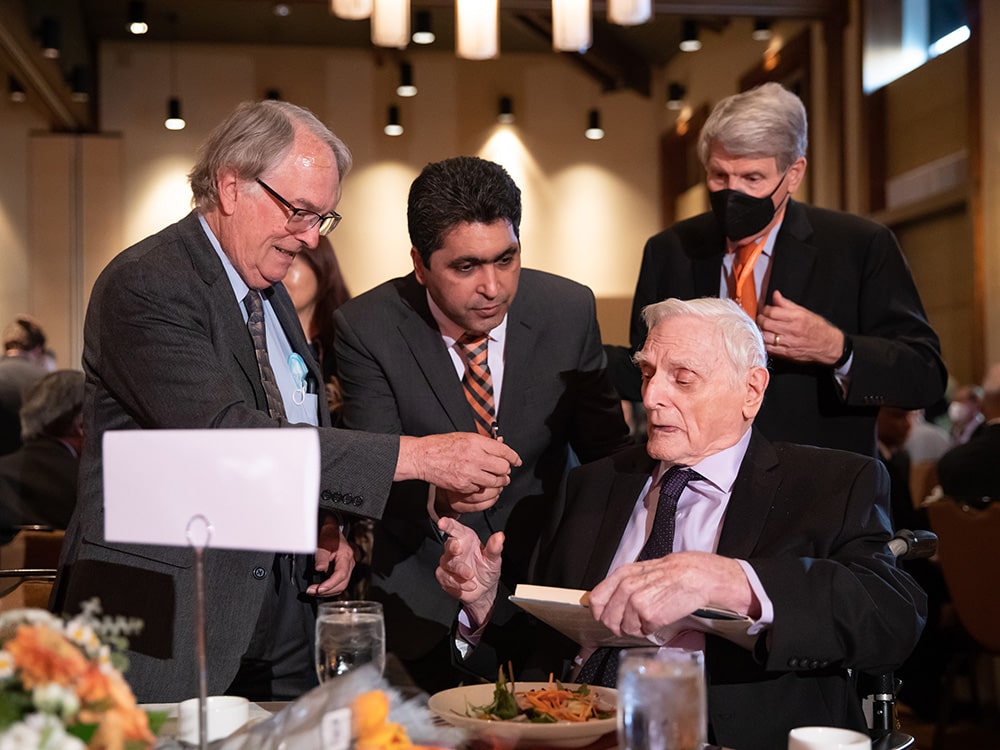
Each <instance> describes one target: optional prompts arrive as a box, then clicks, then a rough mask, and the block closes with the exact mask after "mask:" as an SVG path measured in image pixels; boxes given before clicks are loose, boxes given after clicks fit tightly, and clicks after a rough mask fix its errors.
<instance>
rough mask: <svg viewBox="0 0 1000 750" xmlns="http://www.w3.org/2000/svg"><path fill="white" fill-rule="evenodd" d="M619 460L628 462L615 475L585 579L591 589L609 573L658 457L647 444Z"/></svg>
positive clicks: (627, 452) (619, 457)
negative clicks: (654, 456)
mask: <svg viewBox="0 0 1000 750" xmlns="http://www.w3.org/2000/svg"><path fill="white" fill-rule="evenodd" d="M615 460H616V461H617V460H625V461H626V462H627V463H625V465H624V466H622V467H619V468H617V469H616V470H615V472H614V474H613V477H612V481H611V489H610V491H609V493H608V503H607V506H606V507H605V510H604V518H602V519H601V527H600V530H599V531H598V535H597V539H596V541H595V543H594V548H593V550H592V551H591V554H590V557H589V559H588V560H587V565H586V568H585V570H584V574H583V579H582V583H581V587H582V588H585V589H587V590H588V591H589V590H590V589H592V588H593V587H594V586H596V585H597V584H598V583H600V582H601V581H603V580H604V579H605V578H606V577H607V575H608V568H610V567H611V561H612V560H613V559H614V557H615V553H617V552H618V546H619V544H620V543H621V539H622V535H623V534H624V533H625V527H626V526H627V525H628V522H629V518H631V516H632V509H633V508H634V507H635V502H636V500H638V499H639V493H640V492H641V491H642V488H643V487H644V486H645V484H646V480H647V479H649V475H650V474H652V472H653V468H654V466H655V465H656V461H655V460H654V459H652V458H650V457H649V454H648V453H646V448H645V446H637V447H636V448H633V449H631V450H628V451H626V452H625V453H624V454H621V455H620V456H618V457H616V459H615ZM598 491H599V490H598Z"/></svg>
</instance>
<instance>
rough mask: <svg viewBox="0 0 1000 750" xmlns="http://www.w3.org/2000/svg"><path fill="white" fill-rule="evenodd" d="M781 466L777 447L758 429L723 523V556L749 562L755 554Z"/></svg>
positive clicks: (721, 552) (747, 453)
mask: <svg viewBox="0 0 1000 750" xmlns="http://www.w3.org/2000/svg"><path fill="white" fill-rule="evenodd" d="M778 466H779V464H778V455H777V453H776V452H775V450H774V446H772V445H771V443H769V442H768V441H767V439H766V438H765V437H764V436H763V435H762V434H761V433H759V432H758V431H757V430H756V429H755V430H754V431H753V434H752V435H751V438H750V445H749V447H748V448H747V452H746V455H745V456H744V457H743V463H742V464H741V465H740V471H739V474H737V475H736V483H735V484H734V485H733V493H732V496H731V497H730V499H729V507H728V508H727V509H726V518H725V520H724V521H723V522H722V533H721V534H720V536H719V548H718V550H717V551H718V553H719V554H720V555H725V556H727V557H735V558H740V559H746V558H748V557H750V555H751V554H752V552H753V550H754V548H755V547H756V546H757V540H758V539H760V535H761V533H762V532H763V530H764V525H765V523H766V522H767V516H768V513H769V512H770V510H771V505H772V504H773V502H774V496H775V493H776V492H777V490H778V484H779V483H780V480H781V475H780V472H779V471H778V470H777V469H778Z"/></svg>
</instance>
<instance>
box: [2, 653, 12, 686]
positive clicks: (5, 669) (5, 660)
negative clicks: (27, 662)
mask: <svg viewBox="0 0 1000 750" xmlns="http://www.w3.org/2000/svg"><path fill="white" fill-rule="evenodd" d="M13 675H14V657H13V656H11V655H10V652H9V651H7V650H5V649H0V680H6V679H7V678H8V677H12V676H13Z"/></svg>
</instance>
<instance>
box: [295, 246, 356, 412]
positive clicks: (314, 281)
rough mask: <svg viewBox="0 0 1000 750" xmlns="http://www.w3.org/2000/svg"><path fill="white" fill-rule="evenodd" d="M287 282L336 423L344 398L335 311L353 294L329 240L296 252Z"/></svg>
mask: <svg viewBox="0 0 1000 750" xmlns="http://www.w3.org/2000/svg"><path fill="white" fill-rule="evenodd" d="M284 284H285V288H286V289H287V290H288V294H289V295H290V296H291V298H292V302H293V303H294V304H295V312H297V313H298V315H299V323H301V325H302V330H303V331H305V334H306V340H307V341H308V342H309V345H310V346H311V347H312V350H313V355H314V356H315V357H316V361H317V362H319V365H320V369H321V370H322V371H323V383H324V386H325V388H326V401H327V405H328V407H329V409H330V418H331V419H332V420H333V424H334V426H336V425H337V423H338V422H339V412H340V407H341V405H342V403H343V399H342V397H341V392H340V381H338V380H337V362H336V359H335V358H334V356H333V336H334V333H333V312H334V310H336V309H337V308H338V307H340V306H341V305H342V304H344V303H345V302H346V301H347V300H349V299H350V298H351V294H350V292H348V291H347V285H346V284H345V283H344V277H343V275H342V274H341V273H340V264H339V263H338V262H337V254H336V253H335V252H334V250H333V245H331V244H330V240H329V239H328V238H326V237H323V236H321V237H320V238H319V244H318V245H316V247H315V248H310V247H307V248H305V249H304V250H303V251H302V252H300V253H299V254H298V255H296V256H295V260H294V261H292V267H291V268H290V269H289V271H288V274H287V275H286V276H285V280H284Z"/></svg>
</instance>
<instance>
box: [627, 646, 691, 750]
mask: <svg viewBox="0 0 1000 750" xmlns="http://www.w3.org/2000/svg"><path fill="white" fill-rule="evenodd" d="M617 715H618V747H619V748H621V749H622V750H700V748H701V746H702V745H703V744H704V743H705V742H706V731H707V725H708V718H707V709H706V706H705V666H704V661H703V656H702V652H701V651H684V650H682V649H671V648H660V649H657V648H630V649H625V650H624V651H622V655H621V659H620V661H619V665H618V714H617Z"/></svg>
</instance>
